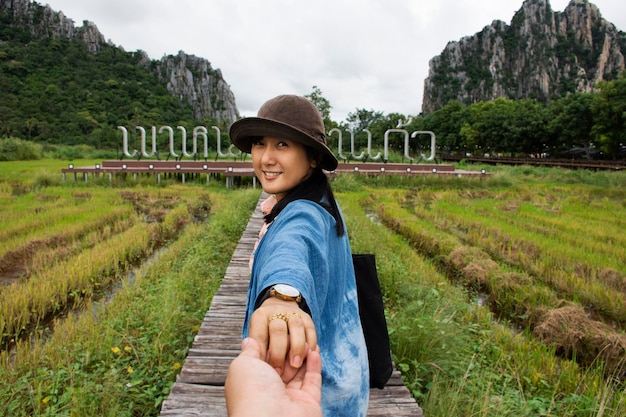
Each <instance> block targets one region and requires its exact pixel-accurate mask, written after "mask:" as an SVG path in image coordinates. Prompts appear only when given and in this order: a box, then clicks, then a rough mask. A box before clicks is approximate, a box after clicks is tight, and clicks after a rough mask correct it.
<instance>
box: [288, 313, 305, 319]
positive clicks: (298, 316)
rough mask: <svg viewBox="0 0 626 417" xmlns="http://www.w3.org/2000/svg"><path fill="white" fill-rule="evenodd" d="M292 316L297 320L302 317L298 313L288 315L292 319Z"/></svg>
mask: <svg viewBox="0 0 626 417" xmlns="http://www.w3.org/2000/svg"><path fill="white" fill-rule="evenodd" d="M293 316H296V317H297V318H299V319H301V318H302V316H301V315H300V313H291V314H290V315H289V318H292V317H293Z"/></svg>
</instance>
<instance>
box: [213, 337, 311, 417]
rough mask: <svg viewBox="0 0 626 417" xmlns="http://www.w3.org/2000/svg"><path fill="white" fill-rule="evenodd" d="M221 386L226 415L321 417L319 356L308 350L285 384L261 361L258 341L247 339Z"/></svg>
mask: <svg viewBox="0 0 626 417" xmlns="http://www.w3.org/2000/svg"><path fill="white" fill-rule="evenodd" d="M224 388H225V396H226V407H227V409H228V415H229V417H266V416H267V417H322V408H321V398H322V358H321V356H320V354H319V351H317V350H309V351H308V352H307V354H306V355H305V366H303V367H300V369H299V370H298V372H297V373H296V375H295V376H294V377H293V379H292V380H291V381H290V382H289V383H287V384H285V383H284V382H283V381H282V380H281V378H280V376H279V375H278V374H277V373H276V371H275V370H274V369H273V368H272V367H271V366H270V365H269V364H267V363H266V362H265V361H263V360H261V346H260V345H259V343H258V341H256V340H255V339H252V338H248V339H245V340H244V341H243V343H242V352H241V353H240V354H239V356H237V358H235V359H234V360H233V361H232V363H231V364H230V368H229V370H228V376H227V377H226V384H225V387H224Z"/></svg>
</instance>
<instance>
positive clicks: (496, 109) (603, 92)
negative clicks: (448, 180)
mask: <svg viewBox="0 0 626 417" xmlns="http://www.w3.org/2000/svg"><path fill="white" fill-rule="evenodd" d="M307 97H309V99H311V100H312V101H313V102H314V103H316V104H317V106H318V108H320V110H321V111H322V115H323V116H324V117H325V123H326V127H327V131H328V130H330V129H331V128H333V127H337V128H340V129H343V130H344V131H346V130H352V131H354V132H355V143H356V145H357V146H358V147H359V148H360V149H361V148H364V147H365V146H366V144H367V135H366V134H365V133H363V129H365V128H367V129H369V131H370V132H371V133H372V137H373V138H375V139H374V142H375V143H377V144H378V145H379V146H382V138H383V136H384V133H385V131H386V130H388V129H393V128H396V127H398V125H399V124H405V125H404V127H403V129H406V130H408V131H409V132H413V131H432V132H434V133H435V134H436V137H437V148H438V151H439V152H445V153H450V154H456V155H480V156H483V155H490V156H523V157H528V156H536V157H556V158H562V157H583V158H597V159H599V158H603V159H624V158H626V72H625V73H623V74H622V75H621V76H620V77H619V78H618V79H616V80H614V81H602V82H600V83H599V84H598V85H597V91H595V92H592V93H575V94H568V95H566V96H565V97H562V98H556V99H553V100H551V101H550V102H549V103H541V102H539V101H536V100H532V99H524V100H513V99H507V98H498V99H495V100H491V101H483V102H477V103H474V104H470V105H465V104H462V103H461V102H459V101H457V100H452V101H450V102H448V104H447V105H446V106H444V107H443V108H441V109H439V110H437V111H435V112H432V113H430V114H427V115H418V116H414V117H410V116H405V115H402V114H399V113H391V114H388V115H385V114H383V113H381V112H377V111H375V110H366V109H356V111H355V112H352V113H349V114H348V117H347V119H346V121H345V122H342V123H336V122H334V121H332V120H330V119H329V114H330V109H331V106H330V103H329V102H328V100H326V99H324V97H323V95H322V93H321V91H320V89H319V88H318V87H316V86H314V87H313V92H312V93H311V94H309V95H308V96H307ZM329 140H330V141H331V146H336V143H332V142H333V141H334V142H336V140H337V139H336V138H332V137H331V138H329ZM344 142H345V141H344ZM390 143H394V144H395V146H396V147H397V148H398V149H401V146H402V143H400V140H396V141H395V142H392V141H390ZM423 145H425V144H423ZM412 146H414V147H415V148H416V149H415V150H416V151H417V150H418V149H417V148H419V147H420V145H419V143H414V144H413V145H412Z"/></svg>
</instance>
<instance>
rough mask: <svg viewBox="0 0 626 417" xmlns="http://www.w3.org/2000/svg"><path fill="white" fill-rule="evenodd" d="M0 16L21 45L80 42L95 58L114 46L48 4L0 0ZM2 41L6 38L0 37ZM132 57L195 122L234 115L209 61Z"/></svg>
mask: <svg viewBox="0 0 626 417" xmlns="http://www.w3.org/2000/svg"><path fill="white" fill-rule="evenodd" d="M0 17H2V22H1V24H2V26H4V27H3V28H0V34H1V33H4V34H5V35H6V33H7V31H8V30H9V29H11V28H14V29H15V28H20V29H21V30H22V32H16V31H14V32H11V33H13V35H14V38H15V37H16V35H15V33H21V35H19V36H21V37H23V38H24V42H25V43H28V42H29V41H30V40H44V39H57V40H79V41H82V42H84V43H85V45H86V46H87V49H88V51H89V52H90V53H91V54H93V55H97V54H99V53H100V52H101V51H102V50H103V48H107V47H115V45H113V44H112V43H111V42H110V41H106V40H105V37H104V35H103V34H102V33H100V31H99V30H98V28H97V26H96V25H95V24H94V23H92V22H89V21H83V23H82V26H76V25H75V23H74V21H73V20H72V19H70V18H68V17H67V16H65V14H64V13H63V12H62V11H59V12H57V11H54V10H52V9H51V8H50V6H48V5H40V4H38V3H37V2H33V1H31V0H0ZM18 40H19V39H18ZM2 41H6V39H3V38H0V42H2ZM119 49H122V47H119ZM122 50H123V49H122ZM137 54H140V57H139V59H138V60H137V65H139V66H141V67H142V68H144V69H145V70H147V71H150V72H152V73H153V74H154V75H155V76H156V77H157V78H158V80H159V81H160V82H161V83H163V85H164V86H165V87H166V88H167V91H168V92H169V93H170V94H171V95H172V96H174V97H176V98H177V99H178V100H180V101H181V102H183V103H185V104H187V105H189V106H191V108H192V112H193V117H194V118H195V119H197V120H202V119H204V118H211V119H214V120H216V121H218V122H224V123H226V124H227V123H229V122H233V121H235V120H236V119H237V118H238V117H239V111H238V110H237V105H236V102H235V96H234V94H233V92H232V91H231V89H230V87H229V85H228V84H227V83H226V81H225V80H224V77H223V76H222V73H221V71H220V70H219V69H213V68H212V67H211V63H210V62H209V61H208V60H206V59H204V58H199V57H196V56H193V55H187V54H185V53H184V52H182V51H180V52H179V53H178V54H176V55H168V56H164V57H162V58H161V59H160V60H151V59H150V57H148V55H147V54H146V53H145V52H143V51H138V52H137Z"/></svg>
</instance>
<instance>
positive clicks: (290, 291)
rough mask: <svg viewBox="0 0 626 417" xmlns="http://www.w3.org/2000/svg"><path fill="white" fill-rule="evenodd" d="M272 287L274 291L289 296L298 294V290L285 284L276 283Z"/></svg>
mask: <svg viewBox="0 0 626 417" xmlns="http://www.w3.org/2000/svg"><path fill="white" fill-rule="evenodd" d="M274 289H275V290H276V292H279V293H281V294H283V295H287V296H289V297H297V296H299V295H300V291H298V290H297V289H295V288H294V287H292V286H291V285H287V284H276V285H274Z"/></svg>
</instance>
